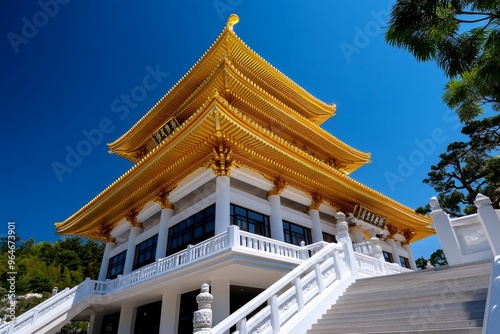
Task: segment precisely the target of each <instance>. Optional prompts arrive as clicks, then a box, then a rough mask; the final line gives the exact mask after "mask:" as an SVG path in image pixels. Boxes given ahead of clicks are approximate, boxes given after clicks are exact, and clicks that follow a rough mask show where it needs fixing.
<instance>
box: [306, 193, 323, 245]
mask: <svg viewBox="0 0 500 334" xmlns="http://www.w3.org/2000/svg"><path fill="white" fill-rule="evenodd" d="M322 203H323V197H322V196H321V195H320V194H318V193H314V194H313V195H312V202H311V205H309V206H308V207H307V214H308V215H309V217H310V218H311V222H312V233H311V234H312V242H313V243H316V242H320V241H323V231H322V229H321V221H320V219H319V207H320V206H321V204H322Z"/></svg>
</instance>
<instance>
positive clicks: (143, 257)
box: [132, 234, 158, 270]
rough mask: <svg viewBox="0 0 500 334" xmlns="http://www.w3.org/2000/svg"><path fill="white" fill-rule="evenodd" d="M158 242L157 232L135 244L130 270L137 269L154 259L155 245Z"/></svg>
mask: <svg viewBox="0 0 500 334" xmlns="http://www.w3.org/2000/svg"><path fill="white" fill-rule="evenodd" d="M157 244H158V234H155V235H153V236H152V237H151V238H149V239H146V240H144V241H143V242H141V243H139V244H137V245H136V246H135V254H134V266H133V268H132V270H136V269H139V268H141V267H144V266H146V265H148V264H150V263H153V262H155V260H156V245H157Z"/></svg>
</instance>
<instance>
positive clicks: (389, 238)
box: [385, 224, 401, 267]
mask: <svg viewBox="0 0 500 334" xmlns="http://www.w3.org/2000/svg"><path fill="white" fill-rule="evenodd" d="M387 230H388V231H389V235H388V236H387V239H386V240H385V241H386V242H387V244H388V245H389V246H390V247H391V250H392V260H393V261H394V264H397V265H398V266H400V267H401V260H400V259H399V251H398V248H397V245H396V240H394V236H395V235H396V234H397V233H399V230H398V229H397V228H396V227H394V226H392V225H389V224H387Z"/></svg>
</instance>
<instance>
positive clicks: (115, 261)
mask: <svg viewBox="0 0 500 334" xmlns="http://www.w3.org/2000/svg"><path fill="white" fill-rule="evenodd" d="M126 257H127V251H124V252H121V253H120V254H118V255H115V256H113V257H112V258H111V259H109V264H108V273H107V275H106V278H109V279H114V278H116V277H117V276H118V275H121V274H123V267H124V266H125V258H126Z"/></svg>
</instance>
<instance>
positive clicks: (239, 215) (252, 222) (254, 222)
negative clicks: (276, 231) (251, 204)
mask: <svg viewBox="0 0 500 334" xmlns="http://www.w3.org/2000/svg"><path fill="white" fill-rule="evenodd" d="M231 225H238V227H239V228H240V229H241V230H242V231H247V232H250V233H255V234H258V235H262V236H264V237H269V238H270V237H271V232H270V228H269V216H266V215H263V214H261V213H258V212H255V211H252V210H248V209H245V208H242V207H241V206H237V205H234V204H231Z"/></svg>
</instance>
